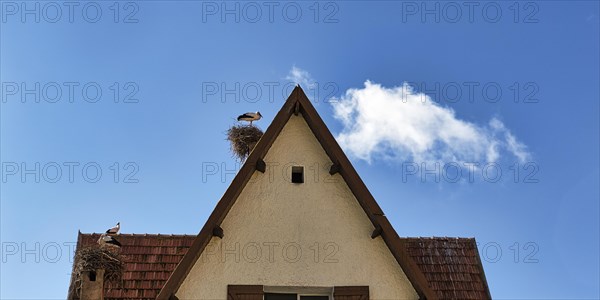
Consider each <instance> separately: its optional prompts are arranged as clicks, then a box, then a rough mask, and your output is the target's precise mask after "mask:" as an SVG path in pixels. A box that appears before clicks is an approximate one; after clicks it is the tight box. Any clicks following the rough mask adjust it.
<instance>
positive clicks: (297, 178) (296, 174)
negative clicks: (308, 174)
mask: <svg viewBox="0 0 600 300" xmlns="http://www.w3.org/2000/svg"><path fill="white" fill-rule="evenodd" d="M292 182H293V183H304V167H301V166H293V167H292Z"/></svg>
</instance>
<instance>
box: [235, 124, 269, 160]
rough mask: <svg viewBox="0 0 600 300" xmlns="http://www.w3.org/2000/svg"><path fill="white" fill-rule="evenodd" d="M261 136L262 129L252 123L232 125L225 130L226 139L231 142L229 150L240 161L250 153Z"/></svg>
mask: <svg viewBox="0 0 600 300" xmlns="http://www.w3.org/2000/svg"><path fill="white" fill-rule="evenodd" d="M262 136H263V132H262V130H260V129H259V128H258V127H256V126H254V125H233V126H231V128H229V130H227V140H229V142H230V143H231V152H233V155H235V156H236V157H237V158H239V159H240V160H241V161H243V160H245V159H246V158H247V157H248V155H250V152H252V149H254V146H256V144H257V143H258V140H260V138H261V137H262Z"/></svg>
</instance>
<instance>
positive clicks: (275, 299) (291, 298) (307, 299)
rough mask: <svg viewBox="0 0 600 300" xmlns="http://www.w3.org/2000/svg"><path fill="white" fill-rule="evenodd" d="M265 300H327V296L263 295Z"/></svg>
mask: <svg viewBox="0 0 600 300" xmlns="http://www.w3.org/2000/svg"><path fill="white" fill-rule="evenodd" d="M265 300H329V296H327V295H302V294H280V293H265Z"/></svg>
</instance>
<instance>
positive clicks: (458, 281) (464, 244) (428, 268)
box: [402, 237, 491, 299]
mask: <svg viewBox="0 0 600 300" xmlns="http://www.w3.org/2000/svg"><path fill="white" fill-rule="evenodd" d="M402 240H404V242H405V244H406V248H407V253H408V255H409V256H410V257H411V258H412V259H413V260H414V261H415V262H416V263H417V265H418V266H419V268H420V269H421V271H422V272H423V273H424V274H425V277H426V278H427V281H428V282H429V284H430V286H431V287H432V289H433V290H434V291H435V292H436V293H437V294H438V296H439V298H440V299H491V296H490V293H489V289H488V286H487V281H486V279H485V275H484V273H483V267H482V266H481V261H480V259H479V252H478V251H477V246H476V243H475V239H469V238H447V237H434V238H402Z"/></svg>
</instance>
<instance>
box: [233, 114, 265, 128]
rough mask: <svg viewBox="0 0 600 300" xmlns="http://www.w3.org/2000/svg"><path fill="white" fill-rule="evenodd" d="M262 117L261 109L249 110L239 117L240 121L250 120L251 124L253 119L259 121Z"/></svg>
mask: <svg viewBox="0 0 600 300" xmlns="http://www.w3.org/2000/svg"><path fill="white" fill-rule="evenodd" d="M261 118H262V115H261V114H260V112H259V111H257V112H247V113H245V114H243V115H239V116H238V117H237V120H238V121H248V122H250V125H252V121H258V120H260V119H261Z"/></svg>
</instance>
